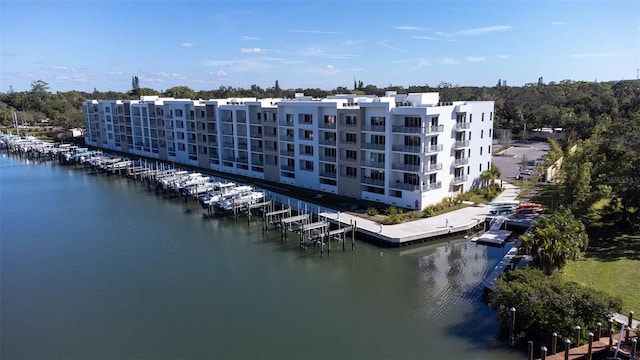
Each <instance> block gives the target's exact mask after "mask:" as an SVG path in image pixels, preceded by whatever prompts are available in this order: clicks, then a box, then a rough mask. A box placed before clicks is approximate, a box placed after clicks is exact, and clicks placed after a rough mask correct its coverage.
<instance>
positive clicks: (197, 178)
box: [173, 173, 211, 191]
mask: <svg viewBox="0 0 640 360" xmlns="http://www.w3.org/2000/svg"><path fill="white" fill-rule="evenodd" d="M210 181H211V179H210V178H209V177H208V176H205V175H202V174H200V173H191V174H189V175H188V176H187V177H186V178H184V179H183V180H182V181H180V182H179V183H176V184H174V186H173V189H174V190H178V191H180V190H182V189H184V188H186V187H189V186H192V185H204V184H205V183H208V182H210Z"/></svg>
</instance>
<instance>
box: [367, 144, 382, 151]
mask: <svg viewBox="0 0 640 360" xmlns="http://www.w3.org/2000/svg"><path fill="white" fill-rule="evenodd" d="M362 148H363V149H369V150H384V148H385V144H375V143H364V144H362Z"/></svg>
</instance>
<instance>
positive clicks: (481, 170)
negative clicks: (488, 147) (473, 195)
mask: <svg viewBox="0 0 640 360" xmlns="http://www.w3.org/2000/svg"><path fill="white" fill-rule="evenodd" d="M480 150H482V149H480ZM478 165H480V168H479V170H480V172H482V164H478Z"/></svg>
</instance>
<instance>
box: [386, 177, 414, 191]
mask: <svg viewBox="0 0 640 360" xmlns="http://www.w3.org/2000/svg"><path fill="white" fill-rule="evenodd" d="M389 187H390V188H392V189H398V190H407V191H416V190H419V189H420V185H416V184H409V183H404V182H401V181H400V180H397V181H395V182H392V183H391V185H390V186H389Z"/></svg>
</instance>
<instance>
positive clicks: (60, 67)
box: [53, 65, 69, 71]
mask: <svg viewBox="0 0 640 360" xmlns="http://www.w3.org/2000/svg"><path fill="white" fill-rule="evenodd" d="M53 70H63V71H66V70H69V68H68V67H66V66H64V65H60V66H54V67H53Z"/></svg>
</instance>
